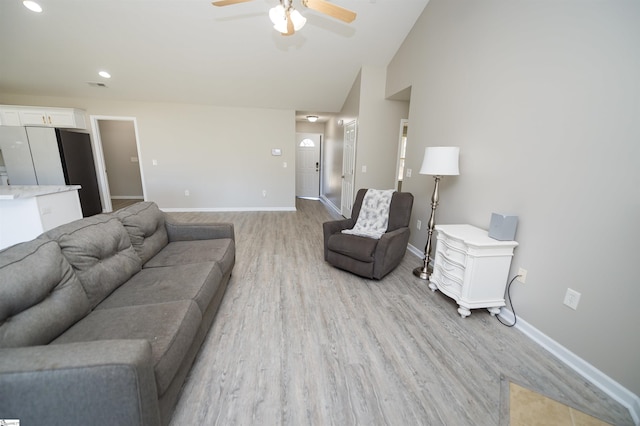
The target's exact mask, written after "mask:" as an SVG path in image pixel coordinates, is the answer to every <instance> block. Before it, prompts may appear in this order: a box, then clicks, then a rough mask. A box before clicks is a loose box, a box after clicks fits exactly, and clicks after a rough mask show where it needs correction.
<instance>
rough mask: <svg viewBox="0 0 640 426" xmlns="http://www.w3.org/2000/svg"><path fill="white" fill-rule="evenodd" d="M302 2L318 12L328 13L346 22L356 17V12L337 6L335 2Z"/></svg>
mask: <svg viewBox="0 0 640 426" xmlns="http://www.w3.org/2000/svg"><path fill="white" fill-rule="evenodd" d="M302 4H304V5H305V6H307V7H308V8H309V9H313V10H317V11H318V12H321V13H324V14H327V15H329V16H332V17H334V18H336V19H339V20H341V21H344V22H352V21H353V20H354V19H356V13H355V12H352V11H350V10H349V9H345V8H344V7H340V6H337V5H335V4H333V3H329V2H328V1H325V0H302Z"/></svg>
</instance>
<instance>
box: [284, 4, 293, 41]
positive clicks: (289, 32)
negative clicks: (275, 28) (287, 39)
mask: <svg viewBox="0 0 640 426" xmlns="http://www.w3.org/2000/svg"><path fill="white" fill-rule="evenodd" d="M286 15H287V32H286V33H282V35H285V36H289V35H293V33H295V30H294V29H293V21H292V20H291V14H290V11H289V9H287V11H286Z"/></svg>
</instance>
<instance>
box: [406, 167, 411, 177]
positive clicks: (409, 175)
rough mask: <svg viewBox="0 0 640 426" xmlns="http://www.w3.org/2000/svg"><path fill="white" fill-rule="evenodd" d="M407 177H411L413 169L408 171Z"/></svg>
mask: <svg viewBox="0 0 640 426" xmlns="http://www.w3.org/2000/svg"><path fill="white" fill-rule="evenodd" d="M407 177H411V169H407Z"/></svg>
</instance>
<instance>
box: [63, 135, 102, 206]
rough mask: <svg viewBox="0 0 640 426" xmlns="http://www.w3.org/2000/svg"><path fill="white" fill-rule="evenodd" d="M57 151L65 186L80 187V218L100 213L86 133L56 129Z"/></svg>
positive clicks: (92, 161)
mask: <svg viewBox="0 0 640 426" xmlns="http://www.w3.org/2000/svg"><path fill="white" fill-rule="evenodd" d="M56 138H57V139H58V150H59V152H60V161H61V163H62V172H63V173H64V181H65V184H66V185H80V186H81V188H80V190H79V191H78V195H79V197H80V206H81V207H82V216H84V217H87V216H93V215H95V214H98V213H102V203H101V202H100V190H99V189H98V178H97V176H96V168H95V162H94V160H93V150H92V149H91V138H90V137H89V134H88V133H79V132H72V131H69V130H62V129H56Z"/></svg>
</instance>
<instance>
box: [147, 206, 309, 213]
mask: <svg viewBox="0 0 640 426" xmlns="http://www.w3.org/2000/svg"><path fill="white" fill-rule="evenodd" d="M160 210H162V211H163V212H186V213H193V212H205V213H206V212H295V211H296V208H295V207H203V208H200V207H198V208H185V207H160Z"/></svg>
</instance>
